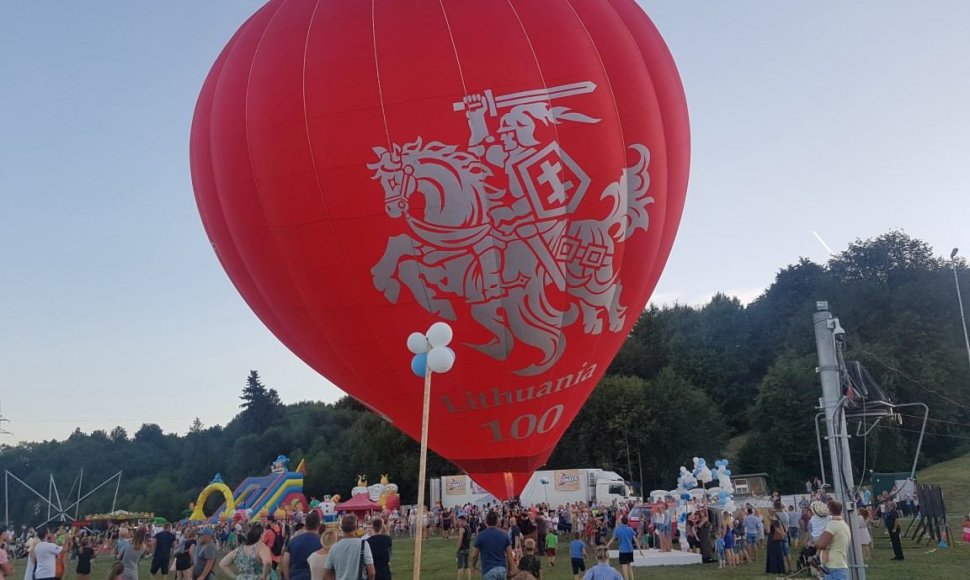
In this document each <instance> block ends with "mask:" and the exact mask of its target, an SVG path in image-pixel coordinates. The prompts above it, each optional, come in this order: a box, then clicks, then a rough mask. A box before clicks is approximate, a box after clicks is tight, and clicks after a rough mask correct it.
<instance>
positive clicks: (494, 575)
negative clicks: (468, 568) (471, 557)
mask: <svg viewBox="0 0 970 580" xmlns="http://www.w3.org/2000/svg"><path fill="white" fill-rule="evenodd" d="M508 575H509V571H508V569H507V568H506V567H505V566H498V567H495V568H492V569H491V570H489V571H488V572H486V573H484V574H482V580H505V579H506V578H507V577H508Z"/></svg>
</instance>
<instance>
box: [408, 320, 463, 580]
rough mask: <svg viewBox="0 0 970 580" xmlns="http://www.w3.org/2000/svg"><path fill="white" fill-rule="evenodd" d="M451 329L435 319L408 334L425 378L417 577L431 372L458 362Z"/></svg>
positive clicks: (417, 369) (414, 362) (414, 366)
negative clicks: (433, 321)
mask: <svg viewBox="0 0 970 580" xmlns="http://www.w3.org/2000/svg"><path fill="white" fill-rule="evenodd" d="M452 336H453V334H452V330H451V327H450V326H448V323H446V322H435V323H434V324H432V325H431V327H430V328H428V331H427V332H426V333H424V334H421V333H420V332H412V333H411V335H410V336H408V340H407V346H408V350H409V351H411V352H412V353H414V358H412V359H411V371H412V372H413V373H414V374H416V375H418V376H419V377H422V378H423V379H424V400H423V401H422V405H421V461H420V463H419V464H418V509H417V511H418V513H417V515H416V520H417V521H416V522H415V525H416V527H417V528H418V529H417V530H416V531H417V535H416V536H415V537H414V579H415V580H417V579H418V578H420V577H421V544H422V541H423V539H424V513H425V509H424V491H425V490H424V487H425V483H426V482H427V479H428V477H427V469H428V423H429V422H430V420H431V375H432V374H434V373H446V372H448V371H449V370H451V367H452V365H454V364H455V352H454V351H453V350H451V349H450V348H448V343H450V342H451V339H452Z"/></svg>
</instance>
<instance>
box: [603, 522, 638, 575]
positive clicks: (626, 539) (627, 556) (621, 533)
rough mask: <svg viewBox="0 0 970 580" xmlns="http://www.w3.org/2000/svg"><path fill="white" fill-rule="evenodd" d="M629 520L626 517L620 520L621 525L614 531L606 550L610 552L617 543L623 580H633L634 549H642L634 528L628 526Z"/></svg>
mask: <svg viewBox="0 0 970 580" xmlns="http://www.w3.org/2000/svg"><path fill="white" fill-rule="evenodd" d="M629 523H630V522H629V520H628V519H627V517H626V516H623V517H622V518H620V525H618V526H616V529H615V530H613V537H612V538H610V542H609V543H608V544H606V549H607V550H609V549H610V546H612V545H613V542H617V544H618V545H619V549H620V570H621V571H622V572H623V580H633V569H632V567H631V566H630V565H631V564H633V549H634V548H636V549H638V550H639V549H640V546H639V545H638V543H637V533H636V532H634V531H633V528H631V527H630V526H628V525H627V524H629Z"/></svg>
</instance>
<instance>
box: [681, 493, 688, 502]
mask: <svg viewBox="0 0 970 580" xmlns="http://www.w3.org/2000/svg"><path fill="white" fill-rule="evenodd" d="M680 499H682V500H684V501H690V494H689V493H682V494H680Z"/></svg>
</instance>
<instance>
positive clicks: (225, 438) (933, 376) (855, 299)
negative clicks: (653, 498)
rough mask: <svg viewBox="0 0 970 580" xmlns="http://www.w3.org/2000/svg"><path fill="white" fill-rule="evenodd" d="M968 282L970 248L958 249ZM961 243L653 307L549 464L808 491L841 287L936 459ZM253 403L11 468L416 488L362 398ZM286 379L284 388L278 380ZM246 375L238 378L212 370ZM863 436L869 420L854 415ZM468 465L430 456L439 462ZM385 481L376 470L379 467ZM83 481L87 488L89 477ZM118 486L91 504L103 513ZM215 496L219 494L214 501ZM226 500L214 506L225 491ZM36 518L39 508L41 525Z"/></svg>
mask: <svg viewBox="0 0 970 580" xmlns="http://www.w3.org/2000/svg"><path fill="white" fill-rule="evenodd" d="M955 266H956V268H957V272H958V274H959V276H960V281H961V284H962V286H963V288H964V289H965V290H966V291H967V292H968V293H970V270H968V267H967V262H966V261H965V260H962V259H957V260H956V262H955ZM951 268H952V266H951V261H950V259H949V256H947V257H945V258H944V257H941V256H938V255H937V254H936V253H935V252H934V250H933V248H931V247H930V246H929V245H928V244H926V243H925V242H923V241H920V240H918V239H914V238H912V237H910V236H908V235H907V234H905V233H904V232H901V231H890V232H888V233H886V234H884V235H881V236H879V237H876V238H871V239H867V240H857V241H856V242H854V243H852V244H851V245H850V246H849V247H848V248H847V249H846V250H845V251H843V252H841V253H840V254H838V255H835V256H833V257H832V258H831V259H830V260H829V261H828V262H827V263H824V264H819V263H816V262H812V261H810V260H807V259H800V260H798V261H797V262H795V263H793V264H790V265H788V266H786V267H784V268H782V269H780V270H779V271H778V272H777V274H776V275H775V278H774V282H773V283H772V284H771V286H770V287H769V288H767V289H766V290H765V291H764V293H763V294H761V296H759V297H758V298H757V299H755V300H754V301H753V302H751V303H750V304H747V305H745V304H742V303H741V302H739V301H738V300H737V299H736V298H732V297H730V296H725V295H716V296H714V297H713V298H712V299H711V300H710V301H709V302H708V303H706V304H703V305H700V306H688V305H672V306H663V307H657V306H652V307H650V308H648V309H647V310H646V311H644V312H643V313H642V314H641V316H640V318H639V320H638V322H637V324H636V326H635V327H634V329H633V332H632V333H631V334H630V336H629V337H628V339H627V341H626V343H625V344H624V346H623V348H622V349H621V351H620V353H619V355H618V356H617V358H616V359H615V360H614V362H613V364H612V365H611V366H610V369H609V372H608V373H607V375H606V377H605V378H604V379H603V380H602V382H601V383H600V384H599V385H598V386H597V388H596V389H595V390H594V392H593V394H592V396H591V397H590V399H589V400H588V402H587V403H586V405H585V406H584V407H583V409H582V411H581V412H580V413H579V415H578V416H577V418H576V420H575V421H574V422H573V424H572V425H571V426H570V427H569V429H568V431H567V432H566V434H565V436H564V437H563V439H562V441H561V442H560V443H559V445H558V447H557V448H556V451H555V452H554V453H553V455H552V457H551V458H550V460H549V462H548V465H547V468H549V469H554V468H566V467H593V466H595V467H602V468H606V469H612V470H614V471H617V472H619V473H620V474H621V475H623V476H624V477H626V478H627V479H629V480H631V481H640V480H641V476H642V485H643V487H644V489H645V490H647V491H649V490H651V489H657V488H665V489H671V488H672V487H673V486H674V485H675V478H676V473H677V469H678V467H679V466H680V465H682V464H683V465H688V466H689V465H690V463H691V458H692V457H694V456H702V457H706V458H708V461H712V460H713V459H714V458H719V457H724V456H727V457H729V458H730V459H731V460H732V463H733V465H732V469H733V471H734V473H736V474H737V473H743V472H747V473H750V472H767V473H768V474H769V482H770V485H771V486H772V487H773V488H776V489H779V490H781V491H792V492H794V491H798V490H799V489H803V482H804V481H805V480H806V479H807V478H809V477H813V476H815V475H818V474H819V468H818V453H817V450H816V443H815V428H814V424H813V421H814V416H815V413H816V412H817V411H816V406H817V401H818V397H819V396H820V387H819V382H818V378H817V376H816V373H815V367H816V365H817V360H816V355H815V342H814V335H813V329H812V313H813V312H814V311H815V304H816V301H817V300H828V302H829V304H830V306H831V310H832V312H833V313H834V314H835V315H836V316H838V317H839V318H840V320H841V323H842V326H843V327H844V328H845V329H846V331H847V347H846V358H847V359H851V360H858V361H860V362H861V363H862V364H863V365H864V366H865V367H866V368H867V369H868V370H869V371H870V373H871V374H872V376H873V377H874V378H875V379H876V381H878V382H879V383H880V385H881V386H882V388H883V389H884V390H885V391H886V392H887V393H888V395H889V396H890V397H891V398H892V400H893V401H895V402H898V403H908V402H916V401H921V402H924V403H926V404H927V405H929V407H930V411H931V415H930V418H931V420H930V421H929V423H928V428H927V435H926V438H925V441H924V443H923V449H922V453H921V455H920V458H919V464H920V467H924V466H929V465H932V464H935V463H938V462H941V461H944V460H947V459H950V458H953V457H956V456H958V455H961V454H963V453H966V452H967V451H968V450H970V364H968V360H967V352H966V350H965V348H964V342H963V330H962V328H961V325H960V314H959V309H958V304H957V300H956V291H955V288H954V278H953V270H952V269H951ZM240 379H241V380H240V383H241V385H239V386H241V387H242V390H241V393H240V405H241V406H240V411H239V413H238V414H237V415H236V416H235V417H234V418H233V419H232V420H231V421H229V422H228V423H227V424H226V425H204V424H202V423H201V422H200V421H199V420H198V419H196V420H195V422H194V423H193V424H192V425H190V426H186V427H187V431H186V432H185V433H184V434H176V433H165V432H163V430H162V429H161V428H160V427H159V426H158V425H155V424H144V425H142V426H141V428H140V429H138V430H137V431H135V432H134V433H128V432H126V430H125V429H123V428H121V427H115V428H113V429H105V430H100V429H99V430H95V431H93V432H90V433H85V432H82V431H81V430H80V429H77V430H75V431H74V433H73V434H72V435H71V436H70V437H68V438H67V439H66V440H63V441H42V442H28V443H20V444H16V445H9V444H8V445H2V446H0V471H2V470H9V471H10V472H12V473H14V474H16V475H17V476H18V477H20V478H21V479H23V480H24V481H26V482H28V483H30V484H31V485H33V486H34V487H35V488H37V489H39V490H46V489H47V486H48V481H49V477H50V475H51V474H53V476H54V478H55V480H56V481H57V482H58V485H59V492H60V494H61V495H62V496H68V495H70V494H71V492H70V491H68V490H67V486H68V483H69V482H71V481H73V482H74V483H75V485H76V484H77V476H78V473H79V470H80V469H81V468H83V469H84V474H85V475H84V478H85V486H84V488H85V490H88V489H90V485H89V482H100V481H101V480H103V479H105V478H107V477H109V476H111V475H112V474H114V473H116V472H117V471H119V470H122V471H123V472H124V475H123V479H122V485H121V488H120V493H119V495H118V498H117V507H118V508H121V509H126V510H129V511H151V512H155V513H157V514H159V515H162V516H165V517H167V518H170V519H173V518H178V517H179V516H180V514H181V513H182V511H183V510H184V509H185V508H186V507H187V505H188V504H189V502H191V501H194V499H195V498H196V496H197V495H198V493H199V491H200V489H201V488H202V487H204V486H205V485H206V483H208V482H209V480H210V479H211V478H212V476H213V474H215V473H216V472H220V473H221V474H222V476H223V478H224V479H225V480H226V481H227V482H229V483H230V484H233V483H235V482H238V481H240V480H241V479H242V478H244V477H246V476H249V475H254V474H261V473H265V472H267V471H268V469H269V466H270V464H271V463H272V461H273V460H274V459H275V458H276V457H277V456H278V455H280V454H285V455H288V456H289V457H290V459H291V466H295V465H296V464H297V463H299V461H300V460H301V459H305V460H306V466H307V477H306V485H305V491H306V493H307V495H308V496H316V497H322V496H323V495H325V494H333V493H341V494H343V495H345V496H346V495H347V493H348V492H349V490H350V488H351V487H352V486H353V485H354V484H355V482H356V476H357V474H361V473H362V474H367V475H369V476H370V478H371V479H374V480H376V479H377V478H378V477H379V476H380V474H383V473H389V474H391V480H392V481H394V482H396V483H397V484H398V485H399V486H400V489H401V494H402V499H403V500H404V501H405V502H406V503H409V502H410V503H413V502H414V501H415V499H416V497H415V496H416V487H417V481H416V480H417V471H418V452H419V446H418V444H417V443H416V442H414V441H413V440H411V439H410V438H409V437H407V436H405V435H402V434H401V433H399V432H398V431H397V430H396V429H395V428H393V427H392V426H390V425H388V424H386V423H385V422H384V421H383V420H382V419H381V418H379V417H378V416H376V415H374V414H372V413H371V412H369V411H367V410H366V409H365V408H364V407H362V406H361V405H359V404H357V403H356V402H355V401H353V400H352V399H350V398H347V397H345V398H343V399H341V400H339V401H337V402H336V403H332V404H327V403H321V402H301V403H297V404H292V405H284V404H282V403H281V402H280V397H279V392H278V389H285V388H286V386H285V385H272V378H271V377H265V378H263V377H260V376H259V374H258V372H256V371H251V372H250V373H249V375H248V377H247V376H246V369H241V371H240ZM270 385H272V386H270ZM206 387H207V388H217V389H222V390H227V391H228V390H231V389H234V388H239V387H236V386H234V385H206ZM915 415H916V413H911V414H909V413H907V414H904V415H902V416H901V417H900V419H901V422H886V423H885V424H880V425H879V426H878V427H877V428H875V429H872V431H871V433H869V435H868V436H866V437H854V438H853V439H852V447H853V454H854V455H855V457H854V466H855V471H856V480H857V481H858V480H859V478H860V476H862V475H863V474H867V473H868V471H869V470H875V471H908V470H909V467H910V465H911V463H912V461H913V457H914V451H915V446H916V441H917V438H918V434H917V432H918V430H919V427H920V419H918V418H916V417H915ZM850 431H852V432H853V433H855V432H856V431H855V428H854V427H852V426H850ZM456 472H457V470H456V468H454V467H453V466H451V465H450V464H449V463H448V462H447V461H445V460H443V459H441V458H440V457H438V456H436V455H434V454H433V453H432V454H431V456H430V457H429V476H431V477H434V476H436V475H443V474H452V473H456ZM372 483H373V481H372ZM10 493H11V496H10V510H11V520H12V521H14V522H21V523H32V522H36V521H37V520H38V519H39V520H40V521H43V520H44V519H45V518H44V516H46V505H45V504H44V503H43V502H42V501H41V500H40V499H39V498H38V497H36V496H33V495H31V494H30V493H29V492H26V491H25V490H23V489H22V488H20V489H18V487H16V486H11V488H10ZM73 493H75V494H76V488H75V489H74V491H73ZM113 493H114V486H113V485H110V486H106V488H105V489H103V490H101V491H99V492H97V493H95V494H94V495H92V496H91V498H89V499H88V500H87V501H85V503H84V504H83V507H82V512H85V513H92V512H97V511H102V510H106V509H108V508H109V507H110V505H111V500H112V496H113ZM213 501H214V502H215V501H217V500H215V499H213ZM211 507H215V506H214V505H213V506H210V509H211ZM38 523H39V522H38Z"/></svg>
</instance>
